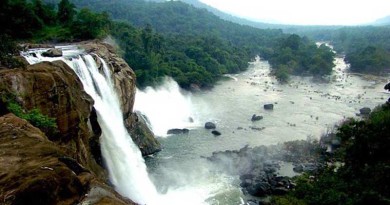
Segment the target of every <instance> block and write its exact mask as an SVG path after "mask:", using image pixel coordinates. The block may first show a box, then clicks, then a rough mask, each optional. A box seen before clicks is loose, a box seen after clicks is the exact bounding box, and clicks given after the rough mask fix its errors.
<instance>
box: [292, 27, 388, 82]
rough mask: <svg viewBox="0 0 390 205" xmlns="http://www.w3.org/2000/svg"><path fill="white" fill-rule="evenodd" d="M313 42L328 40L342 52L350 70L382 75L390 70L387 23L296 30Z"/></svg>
mask: <svg viewBox="0 0 390 205" xmlns="http://www.w3.org/2000/svg"><path fill="white" fill-rule="evenodd" d="M297 33H299V34H300V35H305V36H308V37H309V38H311V39H314V40H316V41H328V42H330V43H331V44H332V45H333V46H334V49H335V50H336V51H337V52H338V53H342V54H345V56H346V58H345V60H346V62H347V63H349V64H350V65H351V67H350V69H351V71H352V72H362V73H373V74H382V73H384V72H387V71H389V70H390V26H358V27H342V28H326V27H324V28H321V27H317V28H315V29H313V30H310V31H303V32H297Z"/></svg>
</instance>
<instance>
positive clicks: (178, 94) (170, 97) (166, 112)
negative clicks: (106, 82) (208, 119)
mask: <svg viewBox="0 0 390 205" xmlns="http://www.w3.org/2000/svg"><path fill="white" fill-rule="evenodd" d="M134 110H136V111H139V112H141V113H142V114H144V115H145V116H146V117H147V118H148V121H149V123H150V125H151V129H152V130H153V133H154V134H155V135H157V136H159V137H164V136H167V131H168V130H169V129H174V128H180V129H183V128H192V127H197V126H199V120H198V116H197V113H196V112H195V111H194V105H193V102H192V99H191V94H190V93H188V92H185V91H183V90H181V88H180V87H179V85H178V84H177V82H176V81H174V80H173V79H172V78H168V77H167V78H165V79H164V81H163V83H162V84H161V85H160V86H158V87H157V88H152V87H147V88H145V89H144V90H137V93H136V98H135V104H134Z"/></svg>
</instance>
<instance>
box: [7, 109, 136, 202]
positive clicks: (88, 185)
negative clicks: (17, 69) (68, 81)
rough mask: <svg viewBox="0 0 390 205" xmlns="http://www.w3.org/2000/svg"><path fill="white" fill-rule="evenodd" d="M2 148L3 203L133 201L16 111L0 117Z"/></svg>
mask: <svg viewBox="0 0 390 205" xmlns="http://www.w3.org/2000/svg"><path fill="white" fill-rule="evenodd" d="M0 150H1V152H0V163H1V166H0V176H1V177H0V201H1V204H4V205H11V204H12V205H19V204H63V205H68V204H69V205H70V204H78V203H83V202H88V204H107V203H105V202H107V201H112V202H116V203H115V204H133V203H132V202H131V201H129V200H127V199H124V198H123V197H121V196H119V195H118V194H117V193H115V192H114V191H113V190H112V188H110V187H109V186H107V185H105V184H104V183H102V182H101V180H99V179H98V178H97V176H96V175H95V174H94V173H93V172H92V171H90V170H88V169H86V168H84V167H83V165H81V164H79V163H78V162H77V161H76V160H75V159H73V158H72V157H71V156H69V155H67V153H66V152H64V151H63V149H62V148H61V147H60V146H58V145H57V144H56V143H54V142H52V141H50V140H49V139H48V138H47V136H46V135H45V134H44V133H43V132H42V131H40V130H39V129H38V128H35V127H34V126H32V125H31V124H29V123H28V122H27V121H25V120H23V119H20V118H18V117H16V116H15V115H13V114H6V115H3V116H1V117H0ZM97 190H99V191H97Z"/></svg>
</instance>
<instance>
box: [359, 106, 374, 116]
mask: <svg viewBox="0 0 390 205" xmlns="http://www.w3.org/2000/svg"><path fill="white" fill-rule="evenodd" d="M359 111H360V114H361V115H369V114H370V113H371V109H370V108H369V107H364V108H362V109H360V110H359Z"/></svg>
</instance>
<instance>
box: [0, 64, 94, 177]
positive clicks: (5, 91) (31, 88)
mask: <svg viewBox="0 0 390 205" xmlns="http://www.w3.org/2000/svg"><path fill="white" fill-rule="evenodd" d="M0 93H1V95H2V96H8V97H9V96H12V97H13V98H14V99H6V100H15V101H16V102H17V103H18V104H20V105H21V106H22V108H23V109H25V110H31V109H34V108H37V109H39V110H40V111H41V112H42V113H43V114H45V115H48V116H49V117H52V118H55V119H56V123H57V127H58V133H56V134H52V133H47V134H50V135H49V139H50V140H51V141H53V142H55V143H56V144H57V145H59V146H61V147H62V148H63V151H64V152H65V153H67V154H68V155H69V156H71V157H72V158H75V159H76V160H77V161H78V162H79V163H81V164H83V165H84V166H86V167H88V168H89V169H92V170H94V171H95V172H96V173H100V172H101V171H99V170H100V168H99V166H98V165H97V164H96V163H95V160H94V159H93V157H92V155H91V154H90V153H91V152H90V147H89V140H90V138H92V137H93V133H91V131H90V128H89V126H88V121H89V117H90V113H91V110H92V105H93V100H92V98H91V97H90V96H89V95H87V94H86V93H85V92H84V90H83V86H82V84H81V82H80V80H79V79H78V78H77V76H76V74H75V73H74V72H73V70H72V69H71V68H70V67H69V66H68V65H67V64H66V63H64V62H62V61H56V62H52V63H50V62H43V63H38V64H35V65H31V66H28V67H27V68H26V69H13V70H1V71H0Z"/></svg>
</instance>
